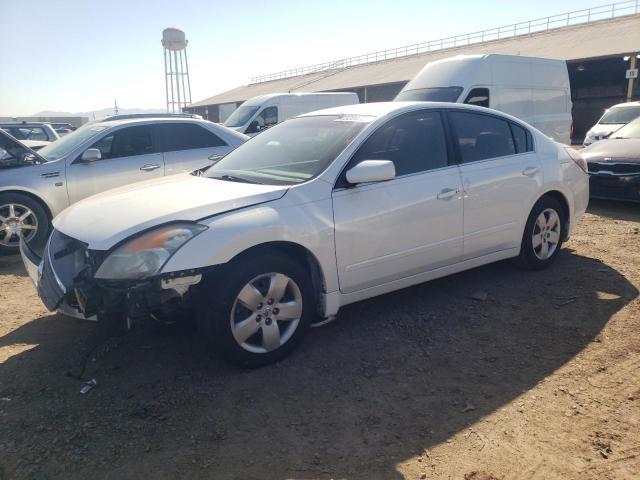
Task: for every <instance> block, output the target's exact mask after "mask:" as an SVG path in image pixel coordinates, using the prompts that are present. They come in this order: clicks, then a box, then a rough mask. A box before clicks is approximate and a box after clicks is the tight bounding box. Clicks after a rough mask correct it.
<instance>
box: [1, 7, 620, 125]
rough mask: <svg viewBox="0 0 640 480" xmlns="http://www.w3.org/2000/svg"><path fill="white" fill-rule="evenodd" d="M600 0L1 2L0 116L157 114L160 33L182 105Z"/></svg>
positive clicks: (160, 103)
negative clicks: (187, 92)
mask: <svg viewBox="0 0 640 480" xmlns="http://www.w3.org/2000/svg"><path fill="white" fill-rule="evenodd" d="M605 3H607V2H605V1H604V0H600V1H597V0H594V1H588V0H564V1H563V2H558V1H557V0H536V1H531V0H529V1H527V0H524V1H519V2H514V1H497V0H484V1H483V2H470V1H456V2H443V1H432V0H322V1H315V0H296V1H289V0H259V1H254V0H240V1H235V0H174V1H168V0H29V1H28V2H27V1H22V0H0V45H3V47H2V48H1V49H0V116H19V115H31V114H34V113H36V112H39V111H42V110H56V111H65V112H80V111H92V110H99V109H102V108H105V107H109V106H111V105H113V103H114V100H117V102H118V106H119V107H121V108H164V106H165V101H166V100H165V85H164V60H163V51H162V46H161V43H160V40H161V37H162V30H163V29H164V28H166V27H176V28H179V29H181V30H184V31H185V32H186V36H187V39H188V41H189V46H188V47H187V52H188V60H189V73H190V79H191V90H192V99H193V101H194V102H195V101H198V100H202V99H204V98H206V97H210V96H212V95H215V94H217V93H220V92H223V91H226V90H229V89H231V88H235V87H238V86H240V85H246V84H247V83H249V80H250V78H251V77H252V76H258V75H262V74H267V73H272V72H277V71H280V70H286V69H289V68H296V67H300V66H305V65H312V64H315V63H320V62H325V61H331V60H337V59H340V58H344V57H347V56H353V55H359V54H363V53H368V52H374V51H376V50H384V49H388V48H393V47H396V46H403V45H407V44H412V43H418V42H423V41H427V40H433V39H438V38H442V37H448V36H453V35H457V34H464V33H468V32H474V31H479V30H483V29H487V28H493V27H498V26H501V25H508V24H512V23H515V22H520V21H525V20H531V19H535V18H540V17H546V16H549V15H554V14H557V13H565V12H568V11H573V10H580V9H583V8H588V7H593V6H598V5H602V4H605Z"/></svg>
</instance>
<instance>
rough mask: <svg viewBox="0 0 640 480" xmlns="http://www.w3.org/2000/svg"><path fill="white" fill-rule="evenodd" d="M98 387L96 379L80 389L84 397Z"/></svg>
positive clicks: (85, 383)
mask: <svg viewBox="0 0 640 480" xmlns="http://www.w3.org/2000/svg"><path fill="white" fill-rule="evenodd" d="M96 385H98V382H97V381H96V379H95V378H92V379H91V380H89V381H88V382H84V384H83V385H82V388H81V389H80V393H81V394H82V395H85V394H86V393H88V392H89V391H90V390H91V389H92V388H93V387H95V386H96Z"/></svg>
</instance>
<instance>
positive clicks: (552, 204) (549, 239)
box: [517, 196, 566, 270]
mask: <svg viewBox="0 0 640 480" xmlns="http://www.w3.org/2000/svg"><path fill="white" fill-rule="evenodd" d="M565 225H566V219H565V218H564V210H563V208H562V205H561V204H560V202H558V200H556V199H555V198H553V197H550V196H544V197H542V198H540V200H538V201H537V202H536V204H535V205H534V206H533V208H532V209H531V213H530V214H529V218H528V219H527V223H526V225H525V227H524V233H523V235H522V243H521V244H520V255H519V256H518V257H517V263H518V265H519V266H520V267H522V268H525V269H527V270H542V269H543V268H547V267H548V266H549V265H551V264H552V263H553V262H554V261H555V259H556V257H557V256H558V253H559V252H560V248H561V247H562V239H563V238H564V234H565V230H564V229H565Z"/></svg>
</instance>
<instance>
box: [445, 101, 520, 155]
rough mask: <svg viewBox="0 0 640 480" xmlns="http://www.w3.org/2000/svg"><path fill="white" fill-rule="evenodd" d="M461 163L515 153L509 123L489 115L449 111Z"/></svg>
mask: <svg viewBox="0 0 640 480" xmlns="http://www.w3.org/2000/svg"><path fill="white" fill-rule="evenodd" d="M449 115H450V118H451V123H452V125H453V128H454V131H455V135H456V139H457V142H458V145H459V147H460V155H461V157H462V163H468V162H476V161H478V160H486V159H489V158H496V157H504V156H506V155H513V154H515V153H516V147H515V145H514V142H513V137H512V135H511V129H510V128H509V123H508V122H507V121H506V120H502V119H500V118H497V117H493V116H490V115H482V114H477V113H470V112H453V111H452V112H450V113H449Z"/></svg>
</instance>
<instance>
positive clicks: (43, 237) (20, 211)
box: [0, 193, 51, 254]
mask: <svg viewBox="0 0 640 480" xmlns="http://www.w3.org/2000/svg"><path fill="white" fill-rule="evenodd" d="M50 228H51V222H50V221H49V217H48V215H47V212H46V211H45V209H44V207H43V206H42V204H41V203H40V202H38V201H37V200H34V199H33V198H31V197H29V196H28V195H24V194H22V193H4V194H0V253H5V254H11V253H18V247H19V245H20V237H24V239H25V240H26V241H27V243H29V245H30V246H31V248H33V249H34V250H35V251H36V252H38V253H40V252H41V251H42V249H43V248H44V244H45V243H46V241H47V237H48V235H49V230H50Z"/></svg>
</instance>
